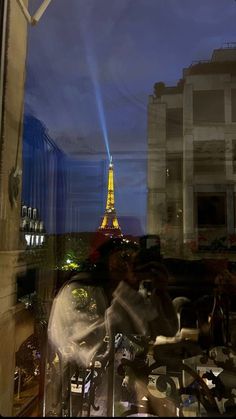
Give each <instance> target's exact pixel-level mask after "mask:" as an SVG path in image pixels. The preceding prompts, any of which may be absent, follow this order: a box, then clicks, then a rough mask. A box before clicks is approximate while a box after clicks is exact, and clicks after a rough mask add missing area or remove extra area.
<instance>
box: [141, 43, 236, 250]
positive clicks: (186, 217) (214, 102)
mask: <svg viewBox="0 0 236 419" xmlns="http://www.w3.org/2000/svg"><path fill="white" fill-rule="evenodd" d="M235 159H236V44H227V45H226V46H224V47H223V48H220V49H216V50H214V51H213V53H212V57H211V59H210V60H209V61H201V62H194V63H192V65H190V66H189V67H188V68H186V69H184V70H183V77H182V79H181V80H180V81H179V82H178V84H177V85H176V86H172V87H167V86H165V84H164V83H162V82H160V83H156V84H155V86H154V94H153V95H151V96H150V97H149V104H148V180H147V183H148V204H147V219H148V221H147V232H148V233H149V234H159V235H160V237H161V242H162V247H163V251H164V253H165V254H167V255H175V256H176V255H180V256H181V255H185V256H186V255H188V254H189V253H190V254H192V252H193V251H199V250H205V251H208V250H210V251H212V250H219V249H225V250H227V249H228V250H232V249H233V247H234V244H235V225H236V210H235V208H236V199H235V197H236V164H235Z"/></svg>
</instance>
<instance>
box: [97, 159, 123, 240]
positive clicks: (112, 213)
mask: <svg viewBox="0 0 236 419" xmlns="http://www.w3.org/2000/svg"><path fill="white" fill-rule="evenodd" d="M98 231H99V232H100V233H103V234H105V235H109V236H112V237H113V236H115V237H120V236H122V233H121V229H120V226H119V223H118V219H117V216H116V210H115V195H114V170H113V163H112V157H111V159H110V164H109V170H108V183H107V202H106V210H105V214H104V217H103V220H102V223H101V225H100V227H99V228H98Z"/></svg>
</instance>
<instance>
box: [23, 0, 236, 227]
mask: <svg viewBox="0 0 236 419" xmlns="http://www.w3.org/2000/svg"><path fill="white" fill-rule="evenodd" d="M29 3H30V9H31V11H33V10H35V9H36V8H37V6H38V5H39V4H40V3H41V1H37V0H30V2H29ZM235 22H236V1H235V0H52V2H51V4H50V6H49V7H48V9H47V10H46V12H45V14H44V15H43V17H42V19H41V20H40V22H39V23H38V25H37V26H35V27H30V28H29V39H28V57H27V75H26V94H25V105H26V106H25V112H26V113H31V114H33V115H34V116H35V117H36V118H38V119H39V120H40V121H42V123H43V124H44V126H46V127H47V129H48V133H49V135H50V137H51V138H52V139H53V140H54V141H55V143H56V144H57V145H58V146H59V147H60V148H61V149H62V150H63V151H64V152H65V153H66V154H67V155H68V159H70V158H72V159H73V168H74V167H75V162H76V161H77V164H78V174H79V176H76V173H75V176H73V177H71V176H69V178H70V181H71V182H77V183H78V182H80V183H81V185H82V186H81V187H82V188H83V187H84V190H85V191H86V193H85V194H84V196H83V199H84V202H85V201H86V197H88V209H89V213H90V214H94V217H93V216H90V217H89V219H88V217H86V208H85V209H84V210H83V211H84V212H83V214H84V215H83V217H82V219H81V221H80V225H79V227H78V225H76V226H75V227H74V229H75V230H76V229H77V228H79V229H80V230H83V231H85V230H90V231H92V230H93V229H94V228H96V226H97V224H98V223H99V221H100V220H97V216H98V213H99V212H100V211H101V208H103V207H104V199H105V195H104V194H103V196H102V198H101V199H103V202H102V204H100V205H98V204H97V201H96V202H94V203H92V202H91V199H89V191H90V188H91V189H93V187H94V186H93V185H92V182H93V180H94V179H93V176H87V173H86V170H85V169H84V162H85V161H87V162H89V161H93V162H95V161H98V162H99V161H101V160H104V159H106V150H107V148H106V141H105V140H106V139H107V141H108V143H109V149H110V153H111V154H112V155H113V160H114V164H115V181H116V209H117V213H118V216H121V217H123V218H124V219H126V221H125V222H126V223H129V222H130V220H131V219H132V218H133V219H134V224H135V225H136V226H137V232H138V233H145V228H146V227H145V222H146V221H145V220H146V148H147V126H146V125H147V102H148V95H149V94H152V92H153V85H154V83H155V82H157V81H164V82H165V83H166V84H169V85H171V84H175V83H176V82H177V81H178V79H179V78H181V76H182V69H183V68H184V67H187V66H189V65H190V64H191V62H192V61H194V60H205V59H209V58H210V56H211V53H212V50H213V49H214V48H219V47H221V46H222V45H223V43H224V42H231V41H236V34H235ZM81 161H83V165H82V166H81ZM68 167H69V165H68V164H67V165H66V167H65V171H67V170H68ZM81 167H82V168H83V170H81ZM73 170H75V169H73ZM75 172H76V170H75ZM83 173H84V176H83ZM103 186H104V188H105V187H106V179H105V177H104V185H103ZM72 189H73V188H72ZM65 205H66V204H65ZM83 205H84V206H85V207H86V205H85V203H83ZM127 220H128V221H127ZM70 228H71V229H72V230H73V226H71V227H70ZM132 228H133V227H132ZM124 229H126V230H127V232H128V230H129V228H128V225H126V226H124Z"/></svg>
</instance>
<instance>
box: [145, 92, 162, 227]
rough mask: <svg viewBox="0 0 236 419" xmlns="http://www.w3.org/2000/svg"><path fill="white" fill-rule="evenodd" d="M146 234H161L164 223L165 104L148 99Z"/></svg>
mask: <svg viewBox="0 0 236 419" xmlns="http://www.w3.org/2000/svg"><path fill="white" fill-rule="evenodd" d="M147 184H148V204H147V232H148V234H160V235H161V234H162V229H163V225H164V223H165V222H166V104H165V103H161V102H160V101H159V102H158V99H156V98H154V97H153V96H151V97H150V102H149V106H148V176H147Z"/></svg>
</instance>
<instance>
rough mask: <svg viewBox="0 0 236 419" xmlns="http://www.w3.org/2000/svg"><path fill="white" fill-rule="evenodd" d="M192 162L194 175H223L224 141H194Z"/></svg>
mask: <svg viewBox="0 0 236 419" xmlns="http://www.w3.org/2000/svg"><path fill="white" fill-rule="evenodd" d="M193 160H194V161H193V167H194V174H195V175H202V174H204V175H211V174H221V175H223V174H225V141H222V140H211V141H195V142H194V148H193Z"/></svg>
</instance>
